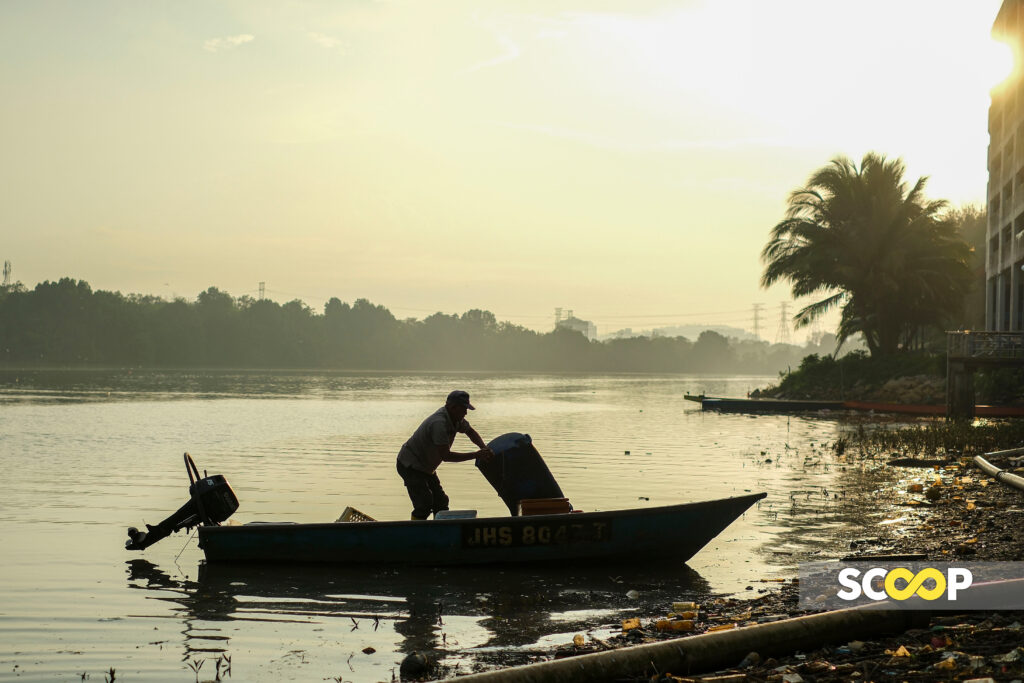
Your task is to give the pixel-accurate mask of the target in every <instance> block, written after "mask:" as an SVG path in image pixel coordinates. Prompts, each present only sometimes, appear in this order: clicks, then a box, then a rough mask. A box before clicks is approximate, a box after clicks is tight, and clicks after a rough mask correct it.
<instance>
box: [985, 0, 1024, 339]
mask: <svg viewBox="0 0 1024 683" xmlns="http://www.w3.org/2000/svg"><path fill="white" fill-rule="evenodd" d="M992 36H993V38H995V39H996V40H998V41H1000V42H1003V43H1006V44H1007V45H1009V46H1010V47H1011V48H1012V49H1013V52H1014V54H1015V55H1019V54H1022V52H1021V49H1022V48H1024V0H1004V1H1003V5H1002V7H1000V9H999V14H998V15H997V16H996V20H995V22H994V23H993V25H992ZM988 132H989V148H988V232H987V237H988V243H987V249H986V251H987V256H986V259H985V282H986V290H985V326H986V328H987V329H989V330H993V331H1000V332H1004V331H1018V330H1024V80H1022V78H1021V73H1020V70H1019V69H1017V68H1015V69H1014V71H1013V73H1012V74H1011V75H1010V77H1009V78H1007V79H1006V80H1005V81H1003V82H1002V83H1000V84H999V85H997V86H996V87H995V88H993V89H992V105H991V107H990V108H989V112H988Z"/></svg>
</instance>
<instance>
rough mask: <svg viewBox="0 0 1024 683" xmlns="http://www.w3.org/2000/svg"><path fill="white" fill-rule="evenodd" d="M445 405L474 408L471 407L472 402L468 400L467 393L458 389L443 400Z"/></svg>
mask: <svg viewBox="0 0 1024 683" xmlns="http://www.w3.org/2000/svg"><path fill="white" fill-rule="evenodd" d="M445 405H450V406H463V407H465V408H469V409H470V410H476V408H474V407H473V404H472V403H470V402H469V393H468V392H465V391H460V390H458V389H456V390H455V391H453V392H452V393H450V394H448V400H447V401H445Z"/></svg>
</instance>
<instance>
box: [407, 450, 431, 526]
mask: <svg viewBox="0 0 1024 683" xmlns="http://www.w3.org/2000/svg"><path fill="white" fill-rule="evenodd" d="M398 474H399V475H400V476H401V477H402V481H403V482H405V490H406V491H407V492H408V493H409V500H411V501H412V518H413V519H427V518H428V517H430V512H431V510H432V509H433V507H434V494H433V492H432V491H431V488H430V482H429V478H430V476H431V475H429V474H427V473H426V472H421V471H420V470H417V469H415V468H412V467H406V466H405V465H403V464H402V463H398ZM434 478H435V479H436V478H437V475H434Z"/></svg>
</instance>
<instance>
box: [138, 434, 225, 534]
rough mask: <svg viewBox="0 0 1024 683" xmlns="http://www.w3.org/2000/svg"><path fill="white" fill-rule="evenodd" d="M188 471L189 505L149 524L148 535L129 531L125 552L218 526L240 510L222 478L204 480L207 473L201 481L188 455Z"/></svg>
mask: <svg viewBox="0 0 1024 683" xmlns="http://www.w3.org/2000/svg"><path fill="white" fill-rule="evenodd" d="M185 471H186V472H188V480H189V487H188V493H189V496H190V499H189V501H188V502H187V503H185V504H184V505H182V506H181V507H180V508H179V509H178V511H177V512H175V513H174V514H173V515H171V516H170V517H168V518H167V519H165V520H164V521H162V522H160V523H159V524H157V525H156V526H151V525H149V524H147V525H146V530H145V531H139V530H138V529H136V528H135V527H128V540H127V541H126V542H125V544H124V547H125V548H127V549H128V550H145V549H146V548H148V547H149V546H151V545H153V544H154V543H156V542H157V541H159V540H161V539H164V538H167V537H168V536H170V535H171V534H172V533H174V532H176V531H178V530H180V529H191V528H192V527H194V526H199V525H200V524H204V525H206V526H219V525H220V523H221V522H223V521H224V520H226V519H227V518H228V517H230V516H231V515H232V514H233V513H234V511H235V510H237V509H238V498H236V497H235V492H234V491H232V490H231V486H229V485H228V482H227V480H226V479H225V478H224V477H223V476H222V475H220V474H215V475H213V476H212V477H210V476H205V475H206V472H205V471H204V472H203V475H204V476H203V477H200V476H199V470H198V469H197V468H196V464H195V462H193V461H192V456H191V455H189V454H188V453H186V454H185Z"/></svg>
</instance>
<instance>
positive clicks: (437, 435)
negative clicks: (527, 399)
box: [398, 390, 493, 519]
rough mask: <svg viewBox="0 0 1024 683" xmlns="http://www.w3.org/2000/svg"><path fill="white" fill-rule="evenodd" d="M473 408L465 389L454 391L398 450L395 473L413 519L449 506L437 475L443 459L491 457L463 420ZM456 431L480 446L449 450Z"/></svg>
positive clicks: (487, 458)
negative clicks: (464, 450) (466, 450)
mask: <svg viewBox="0 0 1024 683" xmlns="http://www.w3.org/2000/svg"><path fill="white" fill-rule="evenodd" d="M470 410H476V408H474V407H473V405H472V404H471V403H470V402H469V394H468V393H466V392H465V391H459V390H456V391H453V392H452V393H450V394H448V400H446V401H445V404H444V405H443V406H441V407H440V408H438V409H437V410H436V411H435V412H434V413H433V414H431V415H430V417H428V418H427V419H426V420H424V421H423V423H422V424H421V425H420V426H419V427H417V428H416V431H415V432H413V435H412V436H410V437H409V440H408V441H406V442H405V443H404V444H402V449H401V450H400V451H399V452H398V474H399V475H401V477H402V481H404V482H405V488H406V490H407V491H408V492H409V498H410V499H411V500H412V507H413V509H412V518H413V519H427V518H428V517H429V516H430V514H431V513H433V512H438V511H440V510H447V509H448V496H447V495H446V494H445V492H444V489H443V488H442V487H441V480H440V479H438V478H437V471H436V470H437V467H438V465H440V464H441V463H442V462H465V461H467V460H475V459H476V458H482V459H483V460H484V461H487V460H490V459H491V456H492V455H493V453H491V449H489V448H488V447H487V445H486V444H485V443H484V440H483V439H481V438H480V435H479V434H477V433H476V430H475V429H473V428H472V427H470V426H469V423H468V422H466V413H467V411H470ZM459 432H461V433H463V434H465V435H466V436H467V437H469V440H470V441H472V442H473V443H474V444H476V445H477V446H479V448H480V450H478V451H476V452H474V453H452V450H451V449H452V444H453V443H455V435H456V434H458V433H459Z"/></svg>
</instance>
